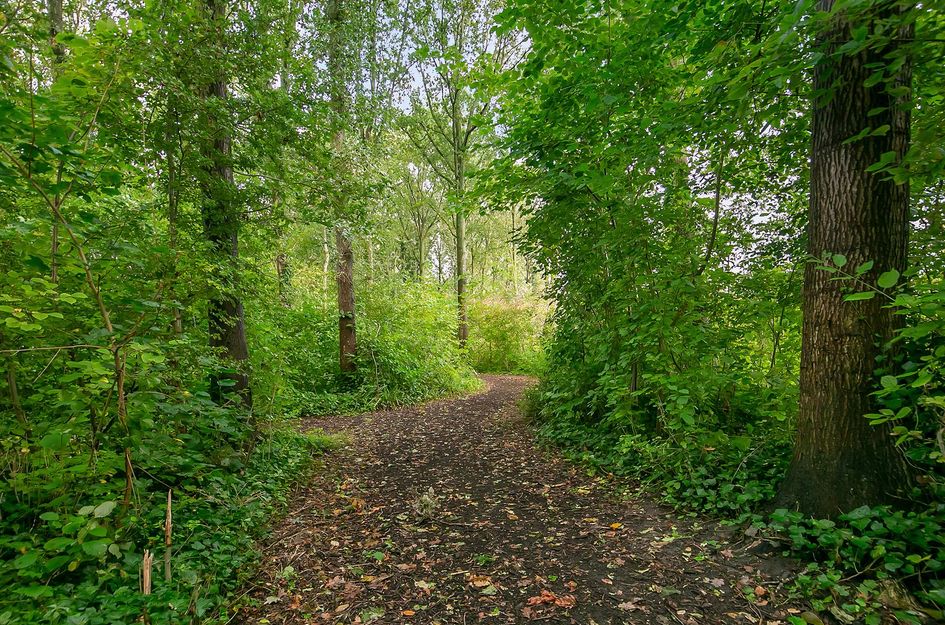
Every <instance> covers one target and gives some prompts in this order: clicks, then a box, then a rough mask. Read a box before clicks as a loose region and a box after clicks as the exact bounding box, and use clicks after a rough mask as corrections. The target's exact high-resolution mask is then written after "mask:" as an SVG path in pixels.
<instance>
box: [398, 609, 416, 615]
mask: <svg viewBox="0 0 945 625" xmlns="http://www.w3.org/2000/svg"><path fill="white" fill-rule="evenodd" d="M401 614H403V615H404V616H413V615H414V614H416V612H414V611H413V610H404V611H403V612H401Z"/></svg>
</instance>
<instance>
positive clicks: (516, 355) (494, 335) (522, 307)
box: [467, 298, 547, 375]
mask: <svg viewBox="0 0 945 625" xmlns="http://www.w3.org/2000/svg"><path fill="white" fill-rule="evenodd" d="M546 316H547V312H546V305H545V304H543V303H542V302H539V301H532V300H527V299H523V300H504V299H494V298H490V299H481V300H475V301H473V302H471V303H470V306H469V323H470V326H472V328H473V329H472V332H471V333H470V336H469V343H468V344H467V349H468V350H469V358H470V361H471V362H472V365H473V367H474V368H475V369H476V371H480V372H484V373H522V374H528V375H538V374H539V373H541V371H542V369H543V367H544V356H545V352H544V345H543V344H542V342H541V335H542V332H543V328H544V324H545V320H546V319H545V318H546Z"/></svg>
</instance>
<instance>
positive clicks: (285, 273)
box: [275, 252, 292, 308]
mask: <svg viewBox="0 0 945 625" xmlns="http://www.w3.org/2000/svg"><path fill="white" fill-rule="evenodd" d="M275 265H276V284H277V285H278V288H279V303H281V304H282V306H283V307H285V308H291V304H290V303H289V286H290V285H291V282H292V278H291V273H290V269H289V257H288V256H287V255H286V254H285V252H280V253H278V254H276V258H275Z"/></svg>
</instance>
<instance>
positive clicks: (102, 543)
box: [82, 538, 112, 558]
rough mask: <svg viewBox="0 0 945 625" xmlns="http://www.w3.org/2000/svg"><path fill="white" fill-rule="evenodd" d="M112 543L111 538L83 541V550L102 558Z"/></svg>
mask: <svg viewBox="0 0 945 625" xmlns="http://www.w3.org/2000/svg"><path fill="white" fill-rule="evenodd" d="M111 544H112V541H111V539H109V538H102V539H99V540H90V541H89V542H85V543H82V551H84V552H85V553H87V554H88V555H90V556H92V557H93V558H101V557H102V556H104V555H105V552H106V551H108V546H109V545H111Z"/></svg>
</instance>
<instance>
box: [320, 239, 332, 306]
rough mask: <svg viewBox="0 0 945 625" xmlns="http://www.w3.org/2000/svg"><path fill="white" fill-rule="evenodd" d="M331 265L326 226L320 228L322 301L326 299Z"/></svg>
mask: <svg viewBox="0 0 945 625" xmlns="http://www.w3.org/2000/svg"><path fill="white" fill-rule="evenodd" d="M330 266H331V248H330V247H329V245H328V226H325V227H324V228H322V301H328V271H329V267H330Z"/></svg>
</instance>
